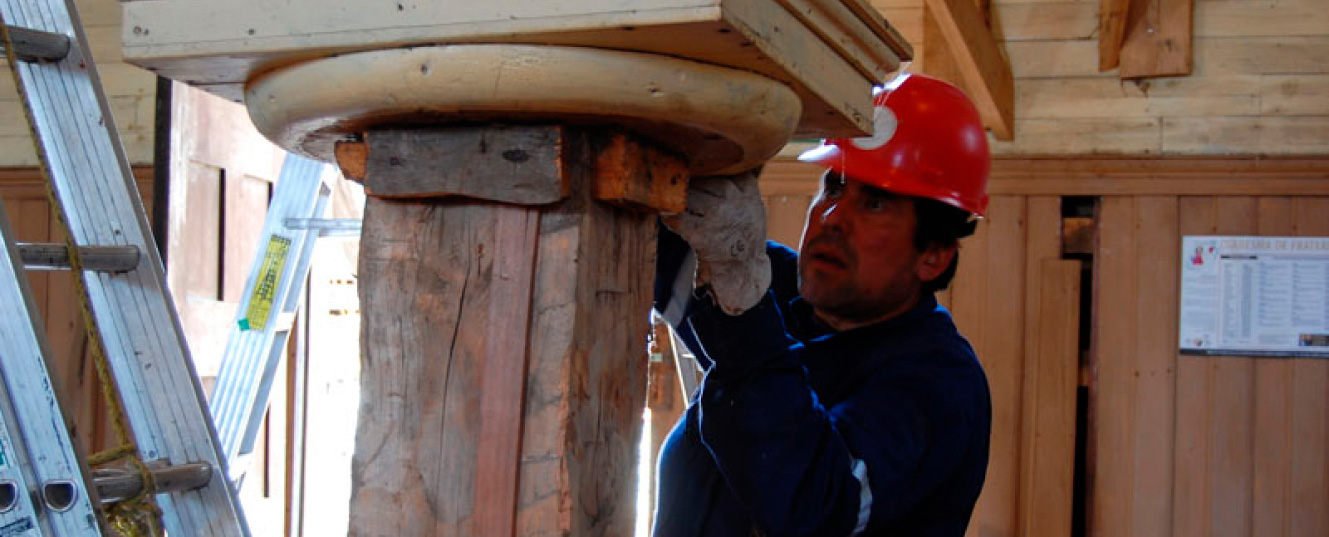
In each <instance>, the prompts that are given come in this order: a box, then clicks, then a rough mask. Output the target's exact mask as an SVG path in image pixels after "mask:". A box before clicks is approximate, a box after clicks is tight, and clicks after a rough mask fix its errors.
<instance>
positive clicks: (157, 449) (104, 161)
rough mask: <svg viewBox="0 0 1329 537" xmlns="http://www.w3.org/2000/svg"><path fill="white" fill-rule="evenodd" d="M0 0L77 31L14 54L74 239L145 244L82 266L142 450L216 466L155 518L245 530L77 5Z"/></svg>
mask: <svg viewBox="0 0 1329 537" xmlns="http://www.w3.org/2000/svg"><path fill="white" fill-rule="evenodd" d="M0 5H3V6H4V8H5V11H6V12H7V13H21V14H22V15H23V16H22V17H20V20H19V21H15V22H18V23H19V25H23V26H26V27H30V28H33V29H37V30H43V31H49V32H61V33H70V32H72V33H73V34H74V37H75V38H76V39H74V43H72V44H73V45H75V46H71V50H70V54H69V56H68V57H67V58H66V59H65V60H64V61H61V62H59V63H54V64H26V63H24V64H20V65H16V66H15V67H16V68H17V69H18V71H19V73H20V78H21V79H22V84H21V85H22V87H23V91H24V94H25V96H26V97H27V101H28V103H29V105H30V106H31V107H32V109H33V112H32V114H33V121H34V125H35V127H36V130H37V133H36V134H37V136H36V138H38V140H39V142H40V143H41V145H42V147H43V153H44V154H45V156H46V158H47V160H48V161H49V162H50V175H51V179H52V183H53V184H52V190H53V192H54V193H55V197H56V198H57V199H58V200H59V205H60V206H61V207H62V213H63V215H64V218H65V221H66V222H68V223H69V227H70V236H71V237H70V238H71V240H72V242H74V243H75V244H78V245H124V244H130V245H134V246H137V247H139V248H140V250H141V251H143V252H146V253H147V254H148V255H146V256H145V257H144V259H143V260H142V261H141V262H140V265H139V268H138V270H135V271H133V272H130V273H127V274H124V275H108V274H90V273H85V274H84V276H83V281H84V284H85V285H84V286H85V289H86V292H87V298H88V303H89V307H90V308H91V310H92V315H93V317H94V319H95V324H96V325H97V326H98V329H99V331H100V332H101V333H102V334H103V339H104V340H105V345H104V346H105V351H106V357H107V359H108V361H109V363H110V365H111V369H112V371H113V373H114V376H115V378H116V382H117V384H118V385H119V386H120V389H121V390H122V394H123V395H124V397H122V399H123V400H124V402H125V407H126V415H127V417H128V419H129V421H130V427H131V429H132V430H133V436H134V439H135V442H136V443H137V444H138V446H139V448H140V450H141V452H142V455H143V456H144V458H145V459H149V460H151V459H154V458H157V457H165V458H166V459H167V462H168V463H169V464H173V465H174V464H184V463H189V462H207V463H209V464H211V465H212V467H213V468H214V472H215V475H214V479H213V481H212V482H211V483H210V484H209V485H208V486H205V487H203V488H201V489H196V490H192V491H184V492H175V493H171V494H169V495H159V496H158V497H157V500H158V502H159V505H160V507H161V508H162V510H163V523H164V525H165V526H166V528H167V531H168V532H170V533H172V534H176V535H247V534H248V530H247V528H245V525H244V520H243V513H242V512H241V510H240V507H239V504H238V501H237V499H236V497H235V494H234V490H233V489H232V488H231V486H230V483H229V481H228V480H227V479H225V477H224V476H225V461H224V460H223V459H222V457H221V455H220V451H219V449H218V446H217V444H216V441H215V436H214V435H215V432H214V431H213V430H212V428H211V427H212V424H211V420H210V419H208V415H207V414H206V412H205V411H204V403H203V397H202V389H201V386H200V385H199V383H198V379H197V376H196V375H195V374H194V371H193V365H192V362H191V361H190V360H189V354H188V349H187V348H186V347H185V345H184V337H183V331H182V330H181V328H180V325H179V319H178V317H177V316H176V315H175V310H174V306H173V304H172V303H171V302H170V298H169V296H168V294H167V291H166V288H165V285H164V278H163V275H162V270H161V261H160V256H159V254H158V253H157V251H156V247H155V244H154V243H153V241H152V240H151V238H150V237H149V233H150V232H149V231H148V228H147V225H146V223H147V219H146V215H145V214H144V213H143V210H142V203H141V200H140V199H139V198H138V192H137V188H136V187H135V185H134V184H133V179H132V175H131V174H130V172H129V165H128V160H127V159H126V158H125V156H124V153H123V149H122V147H121V145H120V143H119V138H118V134H117V133H116V131H115V130H114V127H113V121H112V118H111V116H110V113H109V111H108V110H109V108H108V107H107V103H106V99H105V96H104V95H102V94H101V92H100V89H99V88H100V86H99V82H98V79H97V75H96V69H95V66H94V65H93V63H92V61H91V59H90V58H88V57H87V55H86V52H85V51H86V50H87V43H86V39H85V38H84V37H83V35H82V34H81V32H78V31H75V30H76V29H77V15H76V14H75V13H74V9H73V7H72V5H69V3H61V2H56V1H54V0H29V1H27V2H22V1H20V0H4V3H3V4H0ZM117 176H118V177H117Z"/></svg>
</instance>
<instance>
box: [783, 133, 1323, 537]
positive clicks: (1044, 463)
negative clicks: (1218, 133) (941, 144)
mask: <svg viewBox="0 0 1329 537" xmlns="http://www.w3.org/2000/svg"><path fill="white" fill-rule="evenodd" d="M818 173H819V171H818V169H817V168H816V167H815V166H809V165H805V164H800V163H795V162H790V161H777V162H773V163H771V164H768V165H767V168H766V170H765V173H764V174H763V176H762V192H763V195H764V196H765V197H766V201H767V207H768V214H767V217H768V220H769V222H768V228H769V230H770V235H771V236H772V238H774V239H777V240H784V241H793V242H792V243H791V244H796V243H797V239H798V231H797V230H801V226H802V222H803V218H804V213H805V212H806V210H807V209H806V208H807V206H808V203H809V202H810V200H811V196H812V195H813V194H814V192H815V189H816V185H817V179H816V178H817V176H818ZM989 191H991V192H993V193H994V196H993V199H992V204H991V207H990V211H989V218H988V220H987V221H986V222H984V223H983V224H981V225H980V226H979V232H978V233H977V234H976V235H975V236H974V237H972V238H970V239H967V240H966V241H965V242H964V243H963V245H962V248H961V259H962V262H961V264H960V271H959V273H958V274H957V276H956V280H955V282H954V284H953V285H952V288H951V290H950V291H948V292H946V293H944V294H943V295H944V298H943V301H944V302H945V303H947V304H948V305H949V307H950V308H951V310H952V313H953V314H954V315H955V317H956V321H957V323H958V324H959V326H960V329H961V331H962V332H963V333H964V334H965V335H966V336H967V337H968V338H970V340H971V341H972V342H973V343H974V345H975V348H976V349H977V350H978V354H979V358H980V359H981V360H982V361H983V364H984V367H985V369H986V371H987V373H988V378H989V382H990V383H991V386H992V395H993V417H994V422H993V431H992V453H991V465H990V468H989V473H988V481H987V485H986V486H985V489H984V491H983V495H982V497H981V498H980V500H979V505H978V507H977V510H976V513H975V515H974V520H973V522H972V524H971V529H970V532H969V534H970V535H980V536H984V537H987V536H1012V537H1013V536H1017V535H1029V536H1034V535H1037V536H1049V537H1051V536H1065V535H1070V534H1071V527H1070V524H1071V510H1072V509H1073V508H1074V505H1073V504H1072V497H1071V493H1070V491H1069V487H1070V485H1071V475H1070V474H1069V472H1070V468H1072V465H1073V459H1072V457H1073V453H1071V452H1069V450H1070V449H1073V448H1071V446H1073V439H1074V434H1075V424H1074V421H1073V420H1074V418H1073V416H1074V414H1073V412H1075V408H1076V406H1075V405H1076V402H1075V395H1074V387H1075V384H1078V382H1075V380H1068V379H1069V378H1070V377H1066V376H1065V374H1066V373H1067V372H1068V371H1067V370H1068V369H1070V370H1078V364H1079V357H1078V355H1077V353H1076V352H1074V350H1075V349H1078V348H1079V346H1078V345H1077V343H1078V338H1074V337H1070V336H1066V335H1064V334H1065V332H1060V333H1061V334H1063V335H1062V336H1061V337H1060V338H1059V337H1058V333H1059V332H1058V328H1057V327H1058V326H1059V325H1058V324H1057V323H1058V322H1060V323H1063V324H1061V325H1060V326H1061V328H1060V329H1061V330H1065V329H1066V328H1067V327H1066V325H1065V324H1064V323H1066V322H1068V321H1067V318H1068V316H1069V315H1073V314H1074V313H1078V311H1079V305H1078V297H1079V295H1078V294H1077V293H1076V292H1072V291H1068V290H1067V289H1066V288H1065V286H1066V285H1070V284H1069V283H1066V282H1067V280H1066V278H1068V277H1069V276H1068V274H1067V272H1066V271H1068V270H1072V269H1071V268H1068V267H1066V266H1062V265H1060V264H1064V263H1070V264H1072V265H1078V264H1079V262H1077V261H1060V260H1057V258H1058V257H1059V254H1060V242H1059V240H1060V237H1059V232H1060V222H1061V213H1060V200H1061V197H1060V196H1059V195H1051V193H1056V192H1058V191H1060V192H1061V193H1064V194H1066V195H1079V196H1097V197H1099V198H1100V203H1099V208H1098V228H1097V241H1098V242H1097V246H1096V249H1095V254H1094V259H1095V261H1094V265H1093V273H1094V274H1095V280H1094V282H1093V283H1094V288H1093V297H1094V298H1093V302H1092V305H1091V309H1090V310H1089V311H1090V312H1091V313H1092V317H1091V333H1092V335H1091V340H1090V341H1091V343H1092V352H1091V359H1090V363H1089V366H1090V369H1089V370H1088V375H1087V378H1088V382H1089V386H1090V400H1089V407H1088V409H1087V410H1088V430H1087V431H1085V432H1086V433H1087V434H1088V447H1087V451H1088V453H1087V457H1088V461H1087V466H1088V467H1087V468H1086V470H1087V474H1088V475H1087V483H1086V484H1085V486H1086V487H1087V498H1086V500H1085V501H1086V504H1085V506H1084V507H1085V508H1086V509H1087V513H1088V520H1087V521H1086V526H1087V528H1086V529H1087V534H1088V535H1101V536H1105V537H1106V536H1117V535H1139V536H1148V535H1154V536H1169V535H1170V536H1176V537H1187V536H1191V535H1233V536H1242V537H1246V536H1250V537H1255V536H1260V537H1263V536H1265V535H1274V536H1283V535H1285V536H1300V535H1317V536H1318V535H1329V515H1327V514H1326V512H1325V510H1324V509H1323V507H1324V506H1325V505H1329V361H1325V360H1311V359H1298V360H1279V359H1261V360H1255V359H1250V358H1199V357H1190V356H1180V355H1179V354H1178V353H1177V351H1176V349H1177V344H1176V331H1177V328H1176V326H1177V325H1176V315H1177V300H1178V293H1179V290H1178V284H1177V281H1178V274H1177V270H1178V261H1177V260H1178V258H1179V255H1180V254H1179V253H1178V252H1179V249H1180V244H1181V236H1182V235H1186V234H1250V235H1305V236H1329V218H1326V217H1325V215H1329V158H1322V157H1321V158H1309V157H1308V158H1298V159H1282V160H1280V159H1265V158H1244V159H1243V158H1205V159H1130V160H1120V159H1051V158H1044V159H1013V158H1001V159H998V160H996V161H995V162H994V173H993V178H992V180H991V183H990V185H989ZM1261 194H1264V195H1261ZM1049 264H1050V265H1049ZM1074 271H1076V272H1078V269H1074ZM1058 278H1061V279H1058ZM1035 282H1037V283H1035ZM1057 297H1065V298H1064V299H1058V298H1057ZM1071 322H1072V324H1074V322H1073V321H1071ZM1065 339H1071V340H1072V341H1071V342H1069V343H1068V342H1067V341H1065ZM1047 347H1051V348H1056V349H1059V351H1057V352H1053V353H1052V354H1051V355H1049V350H1048V349H1047ZM1072 383H1074V384H1072ZM1050 491H1051V492H1050ZM1057 491H1060V493H1057Z"/></svg>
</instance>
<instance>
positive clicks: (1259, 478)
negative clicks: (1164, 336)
mask: <svg viewBox="0 0 1329 537" xmlns="http://www.w3.org/2000/svg"><path fill="white" fill-rule="evenodd" d="M1258 203H1259V208H1258V211H1259V229H1258V233H1257V234H1258V235H1268V236H1282V237H1286V236H1291V235H1295V234H1296V225H1295V220H1296V217H1297V214H1296V210H1295V209H1294V208H1293V199H1292V198H1287V197H1272V196H1271V197H1263V198H1260V199H1259V200H1258ZM1294 362H1295V361H1294V360H1259V361H1257V362H1256V363H1255V388H1254V389H1255V394H1254V409H1253V412H1254V418H1253V419H1254V427H1255V430H1254V431H1253V437H1252V439H1251V444H1252V447H1251V451H1252V459H1253V461H1252V468H1251V471H1252V476H1253V480H1252V488H1253V490H1252V498H1251V535H1290V533H1289V530H1290V528H1289V527H1288V519H1287V516H1286V512H1287V507H1288V506H1289V505H1291V502H1292V498H1291V497H1290V496H1289V494H1288V491H1289V484H1290V482H1291V477H1292V476H1291V473H1290V470H1291V469H1292V465H1291V458H1290V456H1291V452H1292V449H1291V448H1292V445H1293V444H1294V434H1293V433H1294V431H1293V430H1292V427H1291V426H1292V423H1291V421H1290V420H1289V417H1290V416H1291V406H1290V403H1291V398H1290V397H1289V395H1290V394H1289V390H1288V387H1289V386H1292V385H1293V378H1292V369H1293V363H1294Z"/></svg>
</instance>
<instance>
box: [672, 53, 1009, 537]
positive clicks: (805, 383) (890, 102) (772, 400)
mask: <svg viewBox="0 0 1329 537" xmlns="http://www.w3.org/2000/svg"><path fill="white" fill-rule="evenodd" d="M874 104H875V111H876V117H875V122H876V132H875V134H874V135H873V136H871V137H867V138H856V139H852V140H847V139H838V140H837V139H833V140H827V141H826V142H824V143H823V144H822V146H821V147H819V148H817V149H814V150H812V151H809V152H808V153H805V154H804V155H802V156H800V159H801V160H805V161H808V162H815V163H818V164H820V165H822V166H823V167H825V168H826V169H827V171H826V172H825V174H824V175H823V177H822V185H821V191H820V192H819V193H818V195H817V197H816V199H815V200H814V201H813V203H812V206H811V208H810V209H809V211H808V216H807V222H806V225H805V228H804V230H803V239H802V246H801V255H799V254H795V253H794V252H792V251H790V250H789V249H787V248H784V247H781V246H779V245H776V244H774V243H770V244H769V245H766V244H764V235H765V217H764V209H763V207H762V205H761V199H760V197H759V196H758V194H757V189H756V175H757V172H755V171H754V172H751V173H748V174H746V175H743V176H739V177H735V178H708V179H698V180H695V181H694V182H693V185H692V186H691V187H690V189H689V190H690V191H689V199H688V210H687V211H686V212H685V213H684V214H681V215H679V216H678V217H675V218H672V219H668V220H666V224H667V225H668V226H669V227H670V228H672V229H673V230H674V231H675V232H677V235H675V234H674V233H671V232H670V231H669V230H662V231H661V249H660V257H659V271H658V273H657V284H656V306H657V309H659V310H660V311H661V312H662V313H663V314H664V315H665V316H666V318H668V319H670V321H671V322H672V323H673V324H674V325H675V328H676V329H677V330H678V332H679V334H680V335H681V336H682V338H683V339H684V340H685V342H686V343H687V344H688V346H689V347H690V348H691V349H692V350H693V352H694V353H695V354H696V355H697V356H698V358H699V360H700V361H701V362H702V363H703V365H704V366H706V367H707V368H708V370H707V374H706V379H705V381H704V382H703V384H702V387H701V389H700V390H699V393H698V394H697V396H696V398H695V400H694V401H693V404H692V405H691V406H690V407H689V408H688V410H687V413H686V414H685V416H684V418H683V419H682V420H681V421H680V423H679V424H678V426H676V427H675V428H674V430H673V431H671V433H670V435H669V437H668V439H667V440H666V442H665V446H664V448H663V449H662V452H661V456H660V461H659V464H660V485H659V486H660V491H659V495H658V497H659V504H658V506H657V511H656V526H655V531H654V535H655V536H656V537H682V536H686V537H694V536H750V535H762V536H770V537H774V536H783V535H808V536H850V535H901V536H957V537H958V536H960V535H963V534H964V531H965V528H966V526H967V524H968V521H969V517H970V515H971V513H972V511H973V507H974V503H975V501H976V500H977V498H978V493H979V491H980V489H981V488H982V484H983V478H984V474H985V471H986V468H987V457H988V434H989V429H990V423H991V404H990V396H989V393H988V387H987V380H986V378H985V376H984V374H983V370H982V368H981V366H980V365H979V362H978V360H977V358H976V357H975V355H974V353H973V350H972V349H971V348H970V346H969V343H968V342H967V341H965V339H964V338H963V337H962V336H961V335H960V334H959V333H958V332H957V331H956V329H955V326H954V324H953V323H952V321H951V318H950V315H949V313H947V311H946V310H945V308H943V307H941V306H939V305H938V304H937V302H936V300H935V298H934V297H933V293H934V292H936V291H938V290H940V289H944V288H945V287H946V286H947V284H948V283H949V281H950V279H951V277H952V276H953V275H954V274H955V268H956V265H957V263H958V239H960V238H961V237H964V236H967V235H970V234H972V233H973V231H974V227H975V224H976V220H977V218H978V217H980V216H982V214H983V211H984V209H985V206H986V204H987V196H986V195H985V193H984V192H985V185H986V181H987V170H988V149H987V141H986V136H985V134H984V131H983V128H982V126H981V124H980V122H979V119H978V113H977V111H976V110H975V109H974V107H973V105H972V104H971V103H970V102H969V101H968V100H967V99H966V98H965V97H964V95H963V94H962V93H960V92H959V90H957V89H955V88H954V87H952V86H950V85H948V84H946V83H944V82H941V81H938V80H935V79H931V78H927V77H924V76H921V75H903V76H902V77H901V78H898V79H896V80H894V81H893V82H892V83H891V84H888V85H887V86H886V88H884V90H883V91H881V92H879V93H878V94H877V96H876V98H875V100H874ZM694 260H695V272H694V270H693V268H692V267H693V266H694ZM694 278H695V282H694ZM694 283H695V286H694Z"/></svg>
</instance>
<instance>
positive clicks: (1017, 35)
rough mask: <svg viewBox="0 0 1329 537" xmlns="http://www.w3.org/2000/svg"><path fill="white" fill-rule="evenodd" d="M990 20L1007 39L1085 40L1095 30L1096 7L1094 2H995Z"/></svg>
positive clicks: (1090, 37) (1090, 36) (1089, 37)
mask: <svg viewBox="0 0 1329 537" xmlns="http://www.w3.org/2000/svg"><path fill="white" fill-rule="evenodd" d="M995 11H996V16H995V17H993V22H994V23H998V24H1000V26H999V27H998V28H997V31H999V32H1000V35H1001V39H1002V40H1003V41H1006V42H1008V43H1009V42H1011V41H1029V40H1043V41H1046V40H1073V39H1074V40H1088V39H1092V38H1093V36H1094V35H1095V34H1096V33H1097V32H1098V6H1097V5H1096V4H1094V3H1093V2H1054V3H1018V4H1016V3H1009V4H998V5H997V7H996V10H995Z"/></svg>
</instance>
